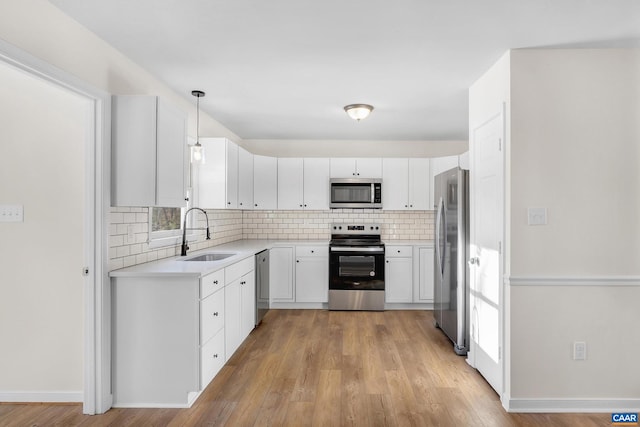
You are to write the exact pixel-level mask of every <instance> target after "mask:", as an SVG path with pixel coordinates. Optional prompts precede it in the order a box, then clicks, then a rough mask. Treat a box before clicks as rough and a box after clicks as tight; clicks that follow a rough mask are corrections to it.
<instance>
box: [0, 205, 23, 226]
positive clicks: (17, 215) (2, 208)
mask: <svg viewBox="0 0 640 427" xmlns="http://www.w3.org/2000/svg"><path fill="white" fill-rule="evenodd" d="M23 221H24V207H23V206H22V205H0V222H23Z"/></svg>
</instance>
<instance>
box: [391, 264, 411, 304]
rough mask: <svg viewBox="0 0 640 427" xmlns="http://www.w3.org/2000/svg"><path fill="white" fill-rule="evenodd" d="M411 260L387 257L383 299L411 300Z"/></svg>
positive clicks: (392, 300)
mask: <svg viewBox="0 0 640 427" xmlns="http://www.w3.org/2000/svg"><path fill="white" fill-rule="evenodd" d="M412 266H413V260H412V259H411V258H387V259H386V265H385V271H384V274H385V301H386V302H388V303H394V302H395V303H399V302H413V269H412Z"/></svg>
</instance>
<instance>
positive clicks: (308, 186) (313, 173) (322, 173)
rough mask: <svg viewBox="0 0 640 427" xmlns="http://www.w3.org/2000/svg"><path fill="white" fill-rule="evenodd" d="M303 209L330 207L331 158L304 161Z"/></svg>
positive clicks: (326, 208)
mask: <svg viewBox="0 0 640 427" xmlns="http://www.w3.org/2000/svg"><path fill="white" fill-rule="evenodd" d="M303 165H304V173H303V195H302V197H303V209H310V210H311V209H312V210H328V209H329V159H322V158H307V159H304V161H303Z"/></svg>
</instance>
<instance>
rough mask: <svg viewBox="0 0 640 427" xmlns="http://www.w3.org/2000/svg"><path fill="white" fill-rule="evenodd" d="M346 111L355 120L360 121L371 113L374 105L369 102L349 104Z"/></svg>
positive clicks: (345, 108)
mask: <svg viewBox="0 0 640 427" xmlns="http://www.w3.org/2000/svg"><path fill="white" fill-rule="evenodd" d="M344 111H345V112H346V113H347V114H348V115H349V117H351V118H352V119H353V120H357V121H360V120H362V119H366V118H367V117H369V114H371V112H372V111H373V105H369V104H349V105H347V106H345V107H344Z"/></svg>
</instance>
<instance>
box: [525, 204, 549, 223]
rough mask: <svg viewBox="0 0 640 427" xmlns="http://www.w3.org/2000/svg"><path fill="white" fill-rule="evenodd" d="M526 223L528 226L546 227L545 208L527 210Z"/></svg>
mask: <svg viewBox="0 0 640 427" xmlns="http://www.w3.org/2000/svg"><path fill="white" fill-rule="evenodd" d="M527 223H528V224H529V225H547V208H529V209H527Z"/></svg>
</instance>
